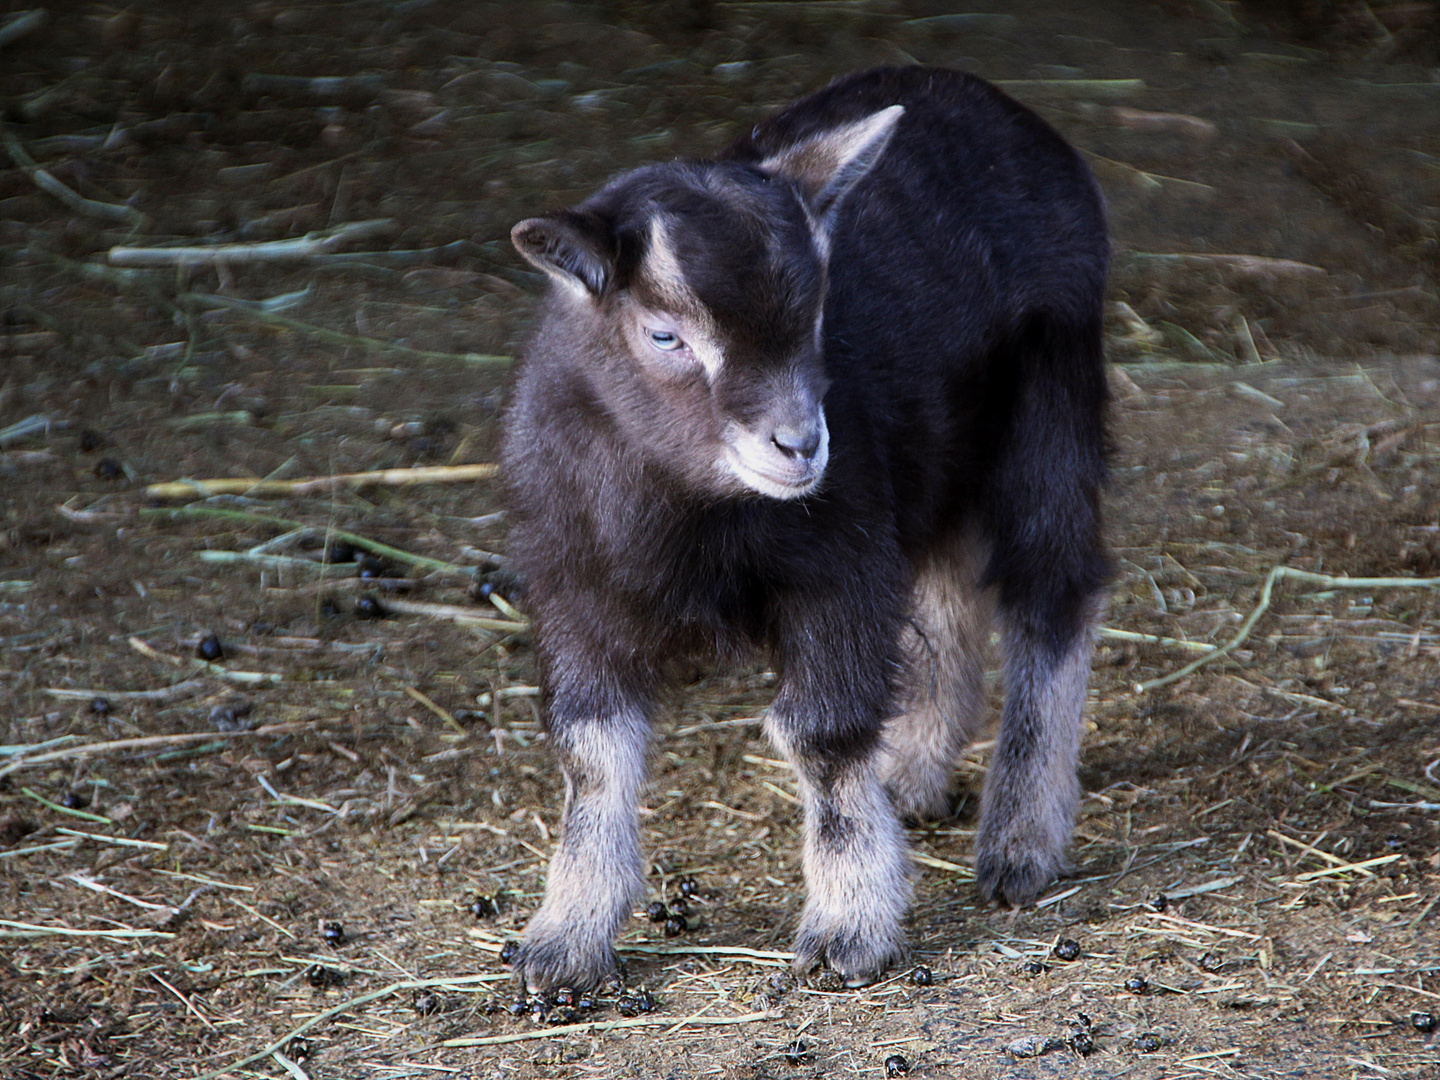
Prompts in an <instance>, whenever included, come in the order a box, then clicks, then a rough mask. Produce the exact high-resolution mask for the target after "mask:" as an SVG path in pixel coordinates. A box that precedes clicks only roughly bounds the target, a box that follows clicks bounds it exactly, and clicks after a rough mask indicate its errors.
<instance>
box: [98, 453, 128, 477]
mask: <svg viewBox="0 0 1440 1080" xmlns="http://www.w3.org/2000/svg"><path fill="white" fill-rule="evenodd" d="M95 475H96V476H97V477H99V478H100V479H101V480H119V479H122V478H123V477H124V476H125V466H123V465H121V464H120V463H119V462H118V461H116V460H115V459H114V458H108V457H107V458H101V459H100V460H99V461H97V462H96V463H95Z"/></svg>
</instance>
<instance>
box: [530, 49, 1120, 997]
mask: <svg viewBox="0 0 1440 1080" xmlns="http://www.w3.org/2000/svg"><path fill="white" fill-rule="evenodd" d="M512 237H513V239H514V242H515V246H516V247H517V248H519V250H520V252H521V254H522V255H524V256H525V258H526V259H528V260H529V261H530V262H531V263H533V264H534V265H535V266H537V267H539V268H540V269H541V270H543V271H544V272H545V273H546V274H547V275H548V276H549V278H550V281H551V288H550V290H549V296H548V297H547V299H546V301H545V304H544V307H543V308H542V309H541V313H540V317H539V322H538V326H537V328H536V331H535V334H534V338H533V340H532V341H531V342H530V345H529V348H528V353H527V356H526V357H525V361H524V365H523V367H522V369H521V372H520V375H519V382H518V384H517V386H516V389H515V396H514V404H513V406H512V407H511V409H510V412H509V416H508V421H507V428H506V432H505V439H504V448H503V459H504V472H505V475H506V477H507V481H508V484H509V499H510V507H511V512H512V517H511V521H512V523H513V524H512V529H511V547H510V550H511V551H512V552H513V556H514V562H515V565H516V567H517V568H518V569H519V570H520V571H521V572H522V573H523V574H524V575H525V577H526V579H527V580H528V593H527V596H528V602H529V607H530V611H531V613H532V614H533V616H534V620H535V635H536V636H535V641H536V648H537V651H538V653H539V658H540V662H541V665H542V681H543V684H544V688H545V694H546V727H547V730H548V731H549V737H550V742H551V745H553V746H554V748H555V753H556V755H557V756H558V758H559V761H560V765H561V767H562V769H563V770H564V774H565V812H564V821H563V827H562V832H561V837H560V843H559V847H558V848H557V850H556V852H555V856H554V859H553V860H552V861H551V863H550V873H549V880H548V882H547V884H546V889H545V899H544V903H542V904H541V906H540V909H539V910H538V911H537V912H536V914H535V916H534V918H533V919H531V921H530V924H529V926H528V927H527V929H526V931H525V936H524V940H523V941H522V943H521V946H520V948H519V950H518V952H517V953H516V955H515V960H514V963H515V967H516V970H517V973H518V976H519V978H521V979H522V980H523V982H524V984H525V985H526V986H527V987H528V988H529V989H531V990H540V989H546V988H551V987H554V986H558V985H570V986H590V985H594V984H595V983H597V982H599V981H601V980H602V979H604V978H605V977H606V976H607V975H609V974H611V973H612V972H614V971H615V970H616V957H615V952H614V948H613V941H614V937H615V935H616V933H617V932H618V931H619V929H620V927H621V925H622V924H623V923H624V922H625V921H626V920H627V919H628V918H629V917H630V913H631V908H632V904H633V903H634V902H635V900H636V898H637V896H638V894H639V892H640V890H641V887H642V863H641V856H640V843H639V831H638V819H637V813H636V806H637V800H638V798H639V795H640V792H641V789H642V787H643V785H644V783H645V755H646V742H647V739H648V736H649V731H650V722H651V719H652V716H653V713H654V709H655V701H656V697H657V693H658V691H659V690H660V689H661V688H662V686H663V684H664V681H665V678H666V674H667V671H669V670H671V669H672V668H673V662H674V661H676V660H677V659H680V658H684V657H693V656H696V655H699V656H701V657H708V658H710V659H712V660H718V661H733V660H737V659H740V658H742V657H744V656H746V655H752V654H753V651H754V649H755V648H756V647H759V648H762V649H765V650H768V655H769V657H770V659H771V662H772V663H773V665H774V667H775V670H776V671H777V672H778V673H779V679H780V681H779V690H778V693H777V694H776V696H775V701H774V704H773V705H772V706H771V707H770V710H769V713H768V714H767V716H766V720H765V729H766V732H767V733H768V735H769V737H770V739H771V740H772V742H773V743H774V744H775V746H776V747H777V748H778V749H779V751H780V753H782V754H783V755H784V756H785V759H786V760H787V761H788V762H790V764H791V765H792V766H793V767H794V769H795V772H796V775H797V776H798V777H799V785H800V792H801V795H802V797H803V802H804V814H805V844H804V871H805V881H806V885H807V887H808V897H807V899H806V901H805V908H804V912H803V914H802V915H801V917H800V926H799V932H798V935H797V937H796V940H795V953H796V959H795V966H796V968H797V969H799V970H805V969H808V968H810V967H812V966H813V965H814V964H815V963H817V962H819V961H820V960H822V959H823V960H828V961H829V963H830V965H831V966H832V967H833V968H834V969H835V970H836V971H837V972H839V973H840V974H841V975H842V976H844V978H845V980H846V981H847V982H848V983H849V984H850V985H862V984H864V983H866V982H868V981H871V980H873V979H875V978H876V977H877V976H878V975H879V974H880V973H881V972H882V971H884V969H885V968H886V967H887V966H888V965H889V964H891V963H892V962H894V961H896V960H897V959H899V958H900V957H901V956H903V954H904V948H905V943H904V933H903V930H902V927H901V923H902V920H903V918H904V916H905V912H906V907H907V905H908V902H909V897H910V885H909V880H910V874H911V866H910V860H909V857H908V855H907V851H906V845H905V838H904V834H903V831H902V829H901V824H900V819H901V816H902V815H937V814H944V813H945V812H946V809H947V796H946V791H947V787H948V784H949V780H950V774H951V770H952V766H953V765H954V763H955V761H956V759H957V757H958V756H959V754H960V753H961V752H962V751H963V750H964V748H965V746H966V745H967V743H968V741H969V740H970V739H971V737H972V736H973V734H974V732H975V730H976V728H977V724H978V714H979V712H980V707H981V705H982V700H983V697H984V693H983V681H982V675H983V672H982V662H983V661H982V655H983V647H984V645H985V643H986V641H987V638H988V635H989V625H990V615H991V611H992V608H993V607H994V606H996V605H998V607H999V615H1000V617H1001V622H1002V627H1003V636H1004V645H1005V657H1004V675H1005V686H1006V703H1005V710H1004V716H1003V721H1002V725H1001V729H1000V737H999V742H998V743H997V745H996V748H995V753H994V757H993V760H992V762H991V765H990V770H989V776H988V779H987V781H986V784H985V792H984V798H983V801H982V813H981V820H980V831H979V836H978V839H977V841H976V872H977V874H978V877H979V886H980V891H981V893H982V894H983V895H985V896H986V897H993V898H996V899H1000V900H1003V901H1007V902H1009V903H1010V904H1014V905H1023V904H1028V903H1030V902H1032V901H1033V900H1034V899H1035V898H1036V897H1037V896H1038V894H1039V892H1040V890H1041V889H1043V888H1044V887H1045V886H1046V885H1047V884H1049V882H1050V881H1051V880H1052V879H1053V878H1054V877H1055V875H1056V874H1057V873H1058V872H1059V871H1061V870H1062V869H1063V868H1064V865H1065V849H1066V846H1067V844H1068V842H1069V838H1070V832H1071V828H1072V824H1073V820H1072V819H1073V813H1074V809H1075V804H1076V802H1077V799H1078V796H1079V785H1078V782H1077V780H1076V775H1075V770H1076V759H1077V756H1078V746H1079V737H1080V713H1081V706H1082V705H1083V703H1084V700H1085V686H1086V679H1087V677H1088V673H1089V663H1090V652H1091V637H1092V625H1093V621H1094V618H1095V613H1096V610H1097V607H1098V599H1097V598H1098V594H1099V591H1100V589H1101V586H1102V584H1103V581H1104V579H1105V576H1106V572H1107V570H1106V558H1105V554H1104V551H1103V548H1102V544H1101V538H1100V521H1099V512H1098V497H1099V491H1100V487H1101V484H1102V482H1103V480H1104V476H1105V450H1104V443H1105V438H1104V430H1103V427H1104V412H1105V400H1106V386H1105V373H1104V370H1103V362H1102V355H1101V334H1100V322H1101V296H1102V292H1103V289H1104V284H1105V272H1106V259H1107V247H1106V238H1105V223H1104V215H1103V211H1102V207H1101V200H1100V195H1099V194H1098V192H1097V189H1096V186H1095V183H1094V181H1093V179H1092V178H1091V176H1090V173H1089V170H1088V169H1087V168H1086V166H1085V165H1084V164H1083V162H1082V161H1081V159H1080V158H1079V156H1078V155H1077V154H1076V153H1075V151H1074V150H1072V149H1071V148H1070V147H1069V146H1067V145H1066V143H1065V142H1064V141H1063V140H1062V139H1061V138H1060V137H1059V136H1058V135H1057V134H1056V133H1055V132H1054V131H1052V130H1051V129H1050V128H1049V127H1048V126H1046V124H1045V123H1044V122H1043V121H1041V120H1040V119H1039V118H1038V117H1036V116H1035V115H1034V114H1033V113H1031V112H1029V111H1028V110H1026V109H1025V108H1023V107H1021V106H1020V105H1018V104H1016V103H1015V102H1013V101H1011V100H1010V99H1009V98H1007V97H1005V96H1004V95H1003V94H1001V93H1000V92H999V91H998V90H996V89H995V88H994V87H993V86H991V85H989V84H988V83H986V82H984V81H982V80H981V79H978V78H975V77H973V76H969V75H965V74H961V73H958V72H953V71H942V70H935V69H926V68H897V69H885V70H878V71H871V72H864V73H861V74H857V75H852V76H850V77H848V78H845V79H842V80H840V81H839V82H836V83H835V84H833V85H831V86H830V87H828V88H827V89H825V90H822V91H821V92H819V93H817V94H814V95H812V96H810V97H807V98H804V99H802V100H801V101H799V102H797V103H795V104H794V105H792V106H790V107H789V108H788V109H786V110H784V111H783V112H781V113H779V114H778V115H776V116H774V117H772V118H770V119H768V120H766V121H765V122H764V123H761V124H760V125H758V126H757V127H756V128H755V129H754V130H753V131H752V132H750V134H748V135H747V136H745V137H744V138H742V139H740V140H739V141H738V142H737V143H735V145H733V146H732V147H731V148H730V149H729V150H728V151H726V153H725V154H723V155H722V156H721V157H720V159H719V160H716V161H674V162H670V163H667V164H663V165H650V166H647V167H645V168H641V169H637V170H635V171H634V172H631V173H627V174H625V175H623V176H620V177H618V178H617V179H615V180H612V181H611V182H610V183H609V184H607V185H606V186H605V187H604V188H603V189H602V190H601V191H600V192H598V193H597V194H595V195H594V196H592V197H591V198H589V199H587V200H585V201H584V202H583V203H581V204H580V205H579V206H577V207H576V208H574V209H573V210H563V211H559V212H557V213H552V214H547V215H545V216H543V217H537V218H531V219H529V220H527V221H522V222H520V223H519V224H518V225H516V226H515V228H514V231H513V232H512Z"/></svg>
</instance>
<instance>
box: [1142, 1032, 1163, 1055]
mask: <svg viewBox="0 0 1440 1080" xmlns="http://www.w3.org/2000/svg"><path fill="white" fill-rule="evenodd" d="M1162 1045H1164V1044H1163V1040H1162V1039H1161V1038H1160V1036H1159V1035H1156V1034H1155V1033H1154V1032H1153V1031H1147V1032H1145V1034H1143V1035H1137V1036H1135V1049H1136V1050H1139V1051H1140V1053H1142V1054H1153V1053H1154V1052H1155V1051H1156V1050H1159V1049H1160V1047H1161V1046H1162Z"/></svg>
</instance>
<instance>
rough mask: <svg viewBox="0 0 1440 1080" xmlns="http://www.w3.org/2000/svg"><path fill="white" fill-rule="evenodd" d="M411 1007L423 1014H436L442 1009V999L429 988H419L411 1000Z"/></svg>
mask: <svg viewBox="0 0 1440 1080" xmlns="http://www.w3.org/2000/svg"><path fill="white" fill-rule="evenodd" d="M410 1005H411V1007H412V1008H413V1009H414V1010H415V1011H416V1012H417V1013H419V1014H420V1015H421V1016H434V1015H435V1014H436V1013H438V1012H439V1011H440V999H439V997H437V996H436V995H435V994H432V993H431V992H430V991H429V990H417V991H416V992H415V997H414V998H412V999H411V1001H410Z"/></svg>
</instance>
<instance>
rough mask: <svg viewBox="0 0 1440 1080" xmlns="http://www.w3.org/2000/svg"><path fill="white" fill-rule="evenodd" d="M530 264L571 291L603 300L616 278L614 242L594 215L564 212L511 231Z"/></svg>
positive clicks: (524, 222) (514, 242) (549, 215)
mask: <svg viewBox="0 0 1440 1080" xmlns="http://www.w3.org/2000/svg"><path fill="white" fill-rule="evenodd" d="M510 242H511V243H513V244H514V245H515V248H516V250H517V251H519V252H520V254H521V255H524V256H525V258H526V260H527V261H529V262H530V263H532V264H533V265H535V266H537V267H539V268H540V269H541V270H544V271H545V273H547V274H549V275H550V277H552V278H553V279H554V280H555V281H557V282H559V283H560V284H561V285H564V286H565V287H566V288H568V289H572V290H576V291H579V292H582V293H589V294H591V295H594V296H599V295H600V294H601V293H602V292H604V291H605V288H606V286H607V285H609V284H610V281H611V279H612V278H613V277H614V276H615V254H614V247H615V245H614V240H613V238H612V237H611V235H610V230H609V229H607V228H606V227H605V223H604V222H602V221H601V220H600V219H599V218H597V217H596V216H595V215H593V214H581V213H576V212H575V211H574V210H560V211H557V212H556V213H553V214H546V215H545V216H544V217H536V218H526V219H525V220H524V221H522V222H520V223H519V224H518V225H516V226H515V227H514V228H513V229H511V230H510Z"/></svg>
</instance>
